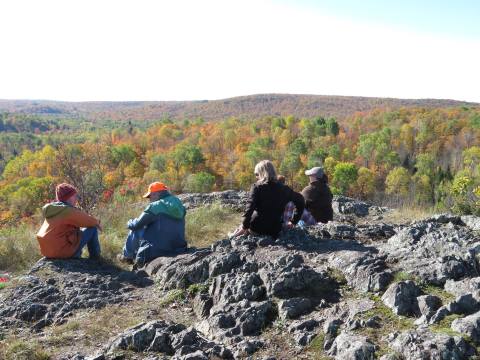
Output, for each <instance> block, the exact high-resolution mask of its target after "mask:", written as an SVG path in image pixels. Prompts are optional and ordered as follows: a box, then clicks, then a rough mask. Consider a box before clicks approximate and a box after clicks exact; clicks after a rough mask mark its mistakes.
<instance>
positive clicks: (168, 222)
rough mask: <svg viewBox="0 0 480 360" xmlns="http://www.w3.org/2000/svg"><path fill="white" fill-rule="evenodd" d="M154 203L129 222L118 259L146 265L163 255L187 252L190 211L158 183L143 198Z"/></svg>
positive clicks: (153, 184)
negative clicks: (187, 213) (187, 219)
mask: <svg viewBox="0 0 480 360" xmlns="http://www.w3.org/2000/svg"><path fill="white" fill-rule="evenodd" d="M143 197H144V198H148V199H149V200H150V204H149V205H148V206H147V207H146V208H145V209H144V210H143V213H142V214H141V215H140V216H139V217H138V218H136V219H130V220H129V221H128V223H127V227H128V229H130V233H129V234H128V236H127V240H126V242H125V246H124V248H123V254H119V256H118V259H119V260H120V261H122V262H126V263H134V262H135V263H136V264H137V265H138V266H143V265H144V264H145V263H147V262H150V261H152V260H153V259H155V258H157V257H160V256H174V255H177V254H179V253H182V252H184V251H185V250H186V249H187V242H186V241H185V214H186V210H185V207H184V206H183V204H182V202H181V200H180V199H179V198H177V197H176V196H174V195H172V194H171V193H170V192H169V191H168V188H167V187H166V186H165V184H163V183H161V182H154V183H152V184H150V186H149V187H148V192H147V193H146V194H145V195H144V196H143Z"/></svg>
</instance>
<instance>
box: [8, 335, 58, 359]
mask: <svg viewBox="0 0 480 360" xmlns="http://www.w3.org/2000/svg"><path fill="white" fill-rule="evenodd" d="M0 358H1V359H9V360H49V359H51V356H50V354H49V353H48V352H47V351H46V350H45V349H44V348H43V347H41V346H40V345H39V344H38V343H37V342H35V341H32V340H30V339H27V340H20V339H6V340H4V341H3V344H0Z"/></svg>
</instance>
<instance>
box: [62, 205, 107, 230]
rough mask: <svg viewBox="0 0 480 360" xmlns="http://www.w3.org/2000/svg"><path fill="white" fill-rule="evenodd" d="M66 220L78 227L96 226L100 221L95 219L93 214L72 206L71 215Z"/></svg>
mask: <svg viewBox="0 0 480 360" xmlns="http://www.w3.org/2000/svg"><path fill="white" fill-rule="evenodd" d="M66 221H67V222H68V223H69V224H70V225H73V226H76V227H79V228H80V227H94V226H99V225H100V221H98V220H97V219H95V218H94V217H93V216H91V215H88V214H87V213H86V212H83V211H82V210H79V209H76V208H72V211H71V212H70V215H69V216H68V218H67V219H66Z"/></svg>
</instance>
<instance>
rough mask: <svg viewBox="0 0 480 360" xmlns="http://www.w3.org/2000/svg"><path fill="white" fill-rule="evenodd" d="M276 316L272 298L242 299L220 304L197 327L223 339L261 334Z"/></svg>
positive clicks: (205, 332) (216, 337) (213, 336)
mask: <svg viewBox="0 0 480 360" xmlns="http://www.w3.org/2000/svg"><path fill="white" fill-rule="evenodd" d="M273 317H274V307H273V305H272V302H271V301H270V300H267V301H263V302H249V301H248V300H242V301H240V302H238V303H233V304H220V306H214V307H213V308H212V309H211V311H210V317H209V318H208V319H205V320H203V321H202V322H201V323H199V324H198V326H197V328H198V329H199V330H200V331H201V332H203V333H204V334H207V335H209V336H211V337H212V338H215V339H220V340H223V339H224V338H226V337H227V338H230V337H234V336H256V335H260V333H261V331H262V329H264V328H265V327H266V326H267V325H268V324H269V323H270V322H271V321H272V320H273Z"/></svg>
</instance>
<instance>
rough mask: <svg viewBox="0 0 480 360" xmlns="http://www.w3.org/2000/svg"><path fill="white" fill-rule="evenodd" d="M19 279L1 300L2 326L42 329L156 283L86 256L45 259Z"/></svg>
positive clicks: (132, 296) (124, 299)
mask: <svg viewBox="0 0 480 360" xmlns="http://www.w3.org/2000/svg"><path fill="white" fill-rule="evenodd" d="M40 274H41V275H42V276H41V275H40ZM45 278H46V279H45ZM18 282H19V285H18V286H16V287H15V288H13V290H12V291H11V292H10V293H9V294H7V295H6V296H5V297H4V298H3V299H2V300H1V301H0V327H1V328H7V327H10V326H15V327H31V328H32V329H33V330H37V331H38V330H41V329H42V328H44V327H45V326H48V325H51V324H61V323H63V322H65V321H66V320H67V318H68V317H69V316H70V315H72V314H73V313H74V312H75V311H77V310H80V309H100V308H103V307H105V306H107V305H109V304H117V303H124V302H125V303H127V302H128V301H130V300H133V299H135V289H138V288H143V287H146V286H149V285H151V284H153V281H152V280H151V279H148V278H145V277H142V276H139V275H137V274H135V273H133V272H130V271H122V270H121V269H118V268H116V267H114V266H111V265H108V264H105V263H101V262H97V261H91V260H86V259H85V260H83V259H82V260H46V259H42V260H40V261H39V262H38V263H37V264H36V265H35V266H34V267H33V269H32V270H31V271H30V274H29V275H26V276H23V277H21V278H20V279H18Z"/></svg>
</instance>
